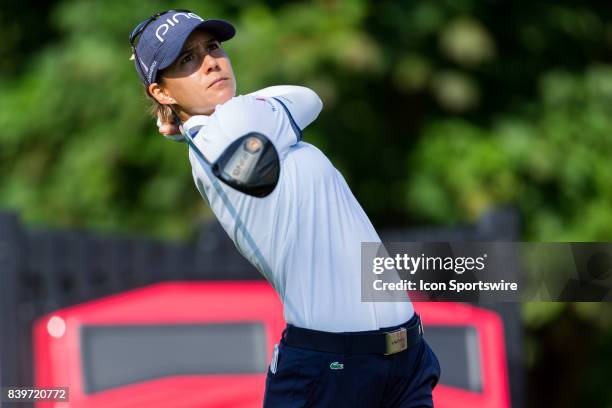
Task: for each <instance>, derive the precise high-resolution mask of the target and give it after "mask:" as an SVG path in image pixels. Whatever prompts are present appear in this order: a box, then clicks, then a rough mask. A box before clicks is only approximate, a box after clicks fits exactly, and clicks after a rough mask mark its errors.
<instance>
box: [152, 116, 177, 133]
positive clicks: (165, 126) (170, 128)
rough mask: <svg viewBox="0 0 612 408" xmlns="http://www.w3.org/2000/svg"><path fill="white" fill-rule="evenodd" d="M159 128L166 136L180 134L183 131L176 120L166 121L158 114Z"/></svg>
mask: <svg viewBox="0 0 612 408" xmlns="http://www.w3.org/2000/svg"><path fill="white" fill-rule="evenodd" d="M157 129H158V130H159V133H161V134H162V135H164V136H171V135H179V134H180V133H181V131H180V130H179V128H178V125H177V124H176V123H175V122H174V120H172V119H170V120H169V121H164V120H163V119H162V118H161V117H160V116H157Z"/></svg>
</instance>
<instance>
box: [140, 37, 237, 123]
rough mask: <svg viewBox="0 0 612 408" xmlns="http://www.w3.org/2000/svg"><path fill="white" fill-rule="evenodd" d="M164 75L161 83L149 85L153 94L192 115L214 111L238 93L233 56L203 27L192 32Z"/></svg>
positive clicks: (161, 101)
mask: <svg viewBox="0 0 612 408" xmlns="http://www.w3.org/2000/svg"><path fill="white" fill-rule="evenodd" d="M160 77H161V78H162V81H161V83H155V84H152V85H150V86H149V91H150V92H151V94H152V95H153V96H154V97H155V99H157V101H158V102H160V103H161V104H164V105H178V107H179V108H180V111H181V113H183V114H186V116H189V117H190V116H193V115H210V114H211V113H213V112H214V110H215V107H216V106H217V105H218V104H222V103H224V102H227V101H228V100H229V99H230V98H232V97H233V96H234V95H235V94H236V80H235V78H234V72H233V71H232V65H231V63H230V60H229V57H228V56H227V54H226V53H225V51H224V50H223V48H221V45H220V44H219V42H218V41H217V40H216V39H215V38H214V37H213V36H212V35H211V34H209V33H207V32H206V31H202V30H196V31H194V32H193V33H191V35H190V36H189V38H188V39H187V41H185V45H184V46H183V49H182V50H181V53H180V54H179V56H178V58H177V59H176V60H175V61H174V63H173V64H172V65H171V66H169V67H168V68H166V69H164V70H163V72H161V73H160ZM181 116H183V115H181Z"/></svg>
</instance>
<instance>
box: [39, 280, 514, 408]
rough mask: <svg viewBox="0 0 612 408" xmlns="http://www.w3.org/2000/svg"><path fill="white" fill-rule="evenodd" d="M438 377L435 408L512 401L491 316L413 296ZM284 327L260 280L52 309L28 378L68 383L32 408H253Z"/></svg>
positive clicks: (157, 288) (185, 286)
mask: <svg viewBox="0 0 612 408" xmlns="http://www.w3.org/2000/svg"><path fill="white" fill-rule="evenodd" d="M415 308H416V309H417V311H418V312H419V313H420V314H421V316H422V318H423V321H424V323H425V336H426V338H427V340H428V342H429V343H430V344H431V346H432V348H433V349H434V351H436V353H437V354H438V357H439V359H440V364H441V366H442V378H441V381H440V384H439V385H438V387H437V388H436V390H435V392H434V400H435V403H436V407H440V408H451V407H452V408H457V407H491V408H502V407H509V406H510V399H509V388H508V374H507V368H506V359H505V351H504V334H503V327H502V323H501V320H500V318H499V317H498V316H497V315H496V314H495V313H493V312H490V311H486V310H483V309H479V308H476V307H472V306H468V305H462V304H455V303H415ZM283 328H284V320H283V315H282V306H281V304H280V301H279V299H278V296H277V295H276V293H275V292H274V290H273V289H272V288H271V287H270V286H269V285H268V284H267V283H265V282H260V281H257V282H250V281H232V282H206V283H194V282H189V283H161V284H155V285H152V286H149V287H146V288H143V289H138V290H134V291H130V292H125V293H122V294H119V295H114V296H109V297H106V298H103V299H100V300H95V301H92V302H88V303H84V304H80V305H77V306H73V307H69V308H65V309H62V310H58V311H56V312H55V313H52V314H50V315H47V316H44V317H42V318H40V319H39V320H38V321H37V322H36V324H35V327H34V353H35V362H36V363H35V382H36V386H38V387H53V386H56V387H57V386H68V387H69V389H70V394H69V398H70V403H69V405H66V403H39V404H38V406H39V407H58V408H59V407H62V406H64V407H66V406H70V407H72V408H81V407H83V408H84V407H87V408H96V407H104V408H124V407H125V408H127V407H143V408H144V407H146V408H155V407H164V408H165V407H169V406H171V407H176V408H195V407H198V408H200V407H211V408H214V407H219V408H221V407H223V408H228V407H241V408H247V407H261V404H262V400H263V392H264V385H265V375H266V371H267V366H268V362H269V360H270V358H271V352H272V349H273V346H274V343H276V342H277V341H278V339H279V337H280V334H281V332H282V330H283Z"/></svg>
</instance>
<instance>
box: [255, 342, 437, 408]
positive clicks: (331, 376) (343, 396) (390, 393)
mask: <svg viewBox="0 0 612 408" xmlns="http://www.w3.org/2000/svg"><path fill="white" fill-rule="evenodd" d="M274 360H275V358H273V361H272V363H271V364H270V368H269V369H268V375H267V378H266V392H265V398H264V408H277V407H282V408H298V407H300V408H302V407H324V408H325V407H334V408H339V407H347V408H361V407H363V408H400V407H401V408H416V407H433V402H432V397H431V392H432V390H433V388H434V387H435V386H436V384H437V383H438V379H439V378H440V364H439V362H438V359H437V357H436V355H435V354H434V352H433V351H432V350H431V348H429V346H428V345H427V342H426V341H425V340H424V339H423V340H421V341H420V342H419V343H417V344H416V345H414V346H413V347H411V348H409V349H407V350H405V351H402V352H400V353H396V354H392V355H388V356H385V355H377V354H354V355H348V354H335V353H327V352H321V351H313V350H307V349H302V348H297V347H292V346H289V345H287V344H285V343H284V341H283V340H281V343H280V344H279V347H278V355H277V356H276V361H274Z"/></svg>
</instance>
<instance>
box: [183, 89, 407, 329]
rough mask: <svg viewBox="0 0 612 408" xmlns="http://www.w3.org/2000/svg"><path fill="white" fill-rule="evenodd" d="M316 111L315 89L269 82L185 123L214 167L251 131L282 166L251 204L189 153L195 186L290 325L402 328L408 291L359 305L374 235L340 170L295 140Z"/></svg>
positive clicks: (370, 224) (319, 327)
mask: <svg viewBox="0 0 612 408" xmlns="http://www.w3.org/2000/svg"><path fill="white" fill-rule="evenodd" d="M285 108H286V109H287V110H285ZM321 109H322V103H321V100H320V99H319V97H318V96H317V94H316V93H314V92H313V91H312V90H310V89H308V88H304V87H298V86H275V87H270V88H266V89H263V90H261V91H257V92H255V93H253V94H249V95H243V96H236V97H234V98H232V99H230V100H229V101H227V102H226V103H224V104H222V105H218V106H217V107H216V110H215V112H214V113H213V114H212V115H211V116H194V117H192V118H190V119H189V120H188V121H187V122H185V124H184V126H185V128H186V129H188V131H190V132H191V133H192V134H195V137H194V143H195V144H196V146H197V147H198V148H199V149H200V150H201V152H202V153H203V154H204V155H205V156H206V158H207V159H208V160H209V161H211V162H213V161H214V160H215V159H217V158H218V157H219V155H220V154H221V153H222V152H223V150H224V149H225V148H226V147H227V146H228V145H229V144H230V143H231V142H233V141H234V140H236V139H237V138H238V137H240V136H242V135H244V134H246V133H249V132H259V133H262V134H264V135H266V136H267V137H268V138H269V139H270V140H271V141H272V142H273V143H274V145H275V147H276V149H277V151H278V153H279V156H280V160H281V171H280V177H279V181H278V185H277V186H276V188H275V190H274V191H273V192H272V193H271V194H270V195H268V196H267V197H264V198H255V197H251V196H248V195H246V194H243V193H240V192H238V191H236V190H234V189H232V188H231V187H229V186H227V185H225V184H223V183H221V182H220V181H219V180H218V179H216V178H215V177H214V176H213V175H212V173H211V170H210V167H209V166H208V165H207V164H206V163H205V162H204V161H202V160H201V159H199V158H198V156H197V155H196V154H195V153H194V152H193V151H192V149H190V153H189V159H190V161H191V165H192V169H193V177H194V181H195V184H196V186H197V188H198V190H199V191H200V193H201V195H202V197H203V198H204V199H205V200H206V201H207V202H208V203H209V205H210V207H211V209H212V211H213V213H214V214H215V216H216V217H217V218H218V220H219V221H220V223H221V225H222V226H223V228H224V229H225V231H226V232H227V234H228V235H229V237H230V238H231V239H232V240H233V241H234V243H235V244H236V247H237V248H238V250H239V251H240V252H241V253H242V254H243V255H244V256H245V257H246V258H247V259H248V260H249V261H250V262H251V263H252V264H253V265H254V266H255V267H256V268H257V269H258V270H259V271H260V272H261V273H262V274H263V275H264V277H265V278H266V279H267V280H268V281H269V282H270V283H271V284H272V286H273V287H274V289H275V290H276V291H277V293H278V294H279V296H280V298H281V301H282V303H283V305H284V316H285V320H286V321H287V323H290V324H293V325H295V326H298V327H304V328H309V329H314V330H323V331H329V332H350V331H364V330H376V329H379V328H381V327H390V326H395V325H398V324H401V323H404V322H406V321H407V320H409V319H410V317H412V315H413V313H414V310H413V307H412V303H410V301H409V299H408V297H407V295H406V297H405V301H403V302H362V301H361V293H362V292H361V265H360V262H361V255H360V253H361V242H380V238H379V237H378V234H377V233H376V231H375V230H374V227H373V226H372V223H371V222H370V220H369V219H368V217H367V216H366V214H365V212H364V211H363V209H362V208H361V206H360V205H359V203H358V202H357V200H356V199H355V197H354V196H353V194H352V193H351V191H350V189H349V187H348V185H347V184H346V181H345V180H344V178H343V177H342V175H341V174H340V173H339V172H338V170H336V169H335V168H334V166H333V165H332V164H331V163H330V161H329V160H328V159H327V157H325V155H324V154H323V153H321V151H320V150H319V149H317V148H316V147H315V146H313V145H311V144H308V143H306V142H303V141H301V132H302V130H303V129H304V128H306V127H307V126H308V125H309V124H310V123H312V121H314V120H315V119H316V118H317V116H318V115H319V113H320V112H321ZM287 111H288V112H287ZM196 132H197V134H196Z"/></svg>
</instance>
